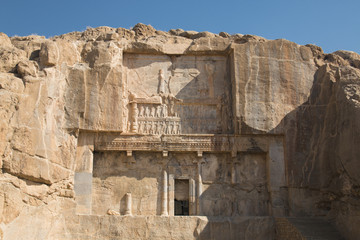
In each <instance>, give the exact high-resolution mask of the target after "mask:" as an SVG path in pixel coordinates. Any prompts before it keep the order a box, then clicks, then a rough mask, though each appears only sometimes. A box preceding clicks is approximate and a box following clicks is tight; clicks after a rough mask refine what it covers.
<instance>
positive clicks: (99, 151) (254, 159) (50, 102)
mask: <svg viewBox="0 0 360 240" xmlns="http://www.w3.org/2000/svg"><path fill="white" fill-rule="evenodd" d="M359 67H360V56H359V55H358V54H356V53H351V52H346V51H338V52H335V53H333V54H324V53H323V52H322V50H321V48H319V47H316V46H313V45H307V46H299V45H297V44H295V43H292V42H289V41H287V40H283V39H279V40H273V41H270V40H266V39H263V38H261V37H256V36H250V35H245V36H243V35H241V34H235V35H232V36H230V35H229V34H226V33H221V34H219V35H217V34H212V33H208V32H202V33H198V32H193V31H183V30H181V29H178V30H170V31H169V32H162V31H156V30H155V29H154V28H152V27H151V26H146V25H143V24H138V25H136V26H135V27H134V28H133V29H132V30H128V29H124V28H118V29H115V28H110V27H100V28H96V29H92V28H90V29H87V30H86V31H84V32H82V33H80V32H74V33H68V34H64V35H61V36H56V37H54V38H51V39H45V38H44V37H40V36H28V37H12V38H9V37H8V36H6V35H5V34H1V33H0V95H1V97H0V116H1V119H0V130H1V131H0V166H1V169H2V172H1V174H0V175H1V181H0V187H1V190H0V213H1V214H0V216H1V219H0V221H1V222H0V223H1V224H0V236H2V237H3V238H4V239H20V238H22V237H23V236H28V239H37V238H38V239H39V238H42V237H43V236H49V238H54V239H61V238H69V239H71V238H77V237H80V238H90V239H91V238H93V239H95V238H99V236H109V238H116V237H118V236H117V235H116V234H115V233H114V234H113V233H111V234H112V235H111V234H108V232H107V231H108V229H109V228H107V226H108V225H111V226H112V227H114V229H116V228H117V227H118V228H119V229H117V230H119V232H121V233H122V234H124V236H129V238H131V237H130V236H134V235H133V234H134V231H135V230H133V228H128V227H124V228H122V227H123V226H130V225H137V224H140V225H141V226H142V228H143V229H145V230H144V232H141V233H140V232H139V231H137V234H139V235H141V236H140V237H139V238H140V239H141V238H143V239H145V238H146V237H154V239H156V236H160V235H161V234H162V235H161V236H162V237H163V239H164V238H170V237H174V236H175V235H174V234H173V232H171V231H173V230H169V229H170V228H171V227H170V226H169V227H168V228H169V229H167V230H166V229H165V228H158V229H157V231H160V232H161V234H159V235H156V234H155V233H156V232H157V231H154V229H155V228H156V226H155V225H156V224H155V225H151V224H150V225H149V224H148V223H149V222H148V221H147V220H144V219H141V218H134V219H135V220H131V219H130V220H129V219H128V220H126V219H125V220H124V219H123V220H121V221H123V223H124V224H118V222H116V221H115V220H114V221H113V220H109V219H107V218H104V217H99V216H77V215H75V213H76V212H82V211H83V212H86V211H88V208H89V206H90V208H91V203H92V201H94V202H95V203H97V204H98V205H96V206H95V207H94V209H95V210H94V211H95V212H96V211H97V212H101V213H102V214H104V212H105V211H106V210H107V209H105V208H106V207H104V206H103V205H101V204H103V203H104V199H105V200H106V199H108V200H109V201H110V200H111V201H113V200H114V199H115V200H116V201H115V200H114V202H111V204H112V205H111V206H118V205H116V204H119V202H121V201H122V198H121V197H119V196H118V195H116V194H118V193H121V194H126V193H127V192H126V191H125V190H124V189H125V187H124V188H119V186H121V184H120V185H116V184H114V183H118V181H119V178H121V177H123V178H124V179H128V180H126V181H125V183H126V184H124V185H123V186H125V185H126V188H128V189H130V190H131V189H133V188H132V186H138V188H139V189H140V190H138V191H134V192H133V196H132V197H133V201H134V202H136V203H137V204H138V205H136V206H134V209H135V210H136V211H134V213H139V214H141V211H145V210H144V208H143V207H144V206H145V207H146V206H148V207H149V209H150V210H149V211H148V210H146V211H148V212H150V213H151V214H158V213H159V212H161V211H160V209H158V208H159V207H160V202H156V203H154V202H151V203H148V202H143V203H141V201H140V200H139V199H141V198H138V196H137V195H136V194H139V195H144V193H146V194H148V195H151V194H152V193H154V191H155V192H156V191H157V192H156V193H155V195H154V196H151V197H149V199H150V198H153V199H155V200H156V201H157V200H159V199H160V198H161V188H160V187H159V186H160V185H161V182H162V180H161V178H162V177H161V176H162V175H161V174H162V170H163V169H162V168H166V167H167V168H168V169H167V170H171V171H173V173H171V171H169V173H171V174H173V175H174V176H175V177H179V178H181V177H184V176H187V177H189V178H190V177H192V178H196V177H198V176H199V175H200V177H201V176H203V177H204V179H203V180H201V179H200V180H196V181H199V182H202V183H203V184H204V189H205V190H204V199H202V201H203V204H204V209H203V210H204V212H206V213H207V214H208V215H214V216H220V215H221V214H224V215H223V216H225V215H231V214H233V213H235V215H236V214H237V215H242V216H250V215H251V216H252V215H270V214H274V215H275V214H276V213H278V212H282V213H284V212H288V213H289V214H290V215H292V216H298V215H300V216H302V215H310V216H313V215H316V216H318V215H322V216H329V217H333V218H335V220H336V223H337V224H338V225H339V226H342V229H343V233H344V234H347V235H346V236H347V237H348V238H349V239H357V236H359V232H358V231H359V229H358V228H357V227H356V226H358V224H359V222H360V219H359V218H358V216H359V212H360V211H359V208H360V207H359V198H360V195H359V191H358V189H359V188H360V183H359V182H360V176H359V172H358V171H357V169H358V167H359V161H358V159H359V154H360V151H359V148H358V143H359V141H360V140H359V136H360V134H359V129H360V127H359V89H360V88H359V78H360V73H359ZM119 151H121V153H119ZM132 151H134V152H135V153H133V152H132ZM136 151H139V152H141V153H139V154H138V155H137V153H136ZM104 152H106V154H105V153H104ZM147 152H151V154H146V153H147ZM179 152H182V153H179ZM184 152H185V153H184ZM117 154H119V155H117ZM118 156H120V157H118ZM94 158H95V160H94ZM159 159H162V160H161V161H160V163H159ZM164 159H165V160H164ZM199 159H200V160H199ZM120 160H121V162H119V161H120ZM136 160H138V162H136ZM134 161H135V162H134ZM94 162H95V163H96V166H98V167H99V169H95V171H93V170H94V165H93V163H94ZM112 164H113V165H112ZM198 164H199V165H200V167H199V165H198ZM96 166H95V167H96ZM114 166H115V167H114ZM169 166H170V167H169ZM201 166H203V168H202V169H201ZM147 168H149V169H147ZM171 168H173V169H171ZM124 169H125V170H126V171H128V172H127V174H128V175H129V176H127V175H126V174H125V173H124V174H123V176H119V174H120V173H119V172H121V171H123V170H124ZM129 169H130V170H129ZM138 169H140V170H141V171H140V170H139V171H137V170H138ZM199 169H200V170H199ZM105 170H106V171H110V172H111V174H108V175H109V176H104V175H101V174H103V173H104V172H103V171H105ZM117 170H118V172H115V173H114V171H117ZM93 173H96V174H98V175H96V176H95V177H94V176H93ZM146 173H147V174H148V175H147V176H146ZM131 174H134V175H131ZM124 176H125V177H124ZM105 177H109V179H105ZM117 177H118V178H117ZM147 177H149V178H147ZM102 178H104V179H102ZM111 179H113V180H114V181H113V182H112V181H111ZM134 179H135V180H134ZM138 180H139V181H138ZM182 180H183V179H182ZM192 180H194V179H192ZM92 181H94V185H91V184H92ZM131 181H135V182H131ZM194 181H195V180H194ZM196 181H195V183H190V181H189V186H188V187H189V191H190V189H192V187H193V188H194V186H198V185H196ZM75 182H76V184H75V187H74V183H75ZM89 183H90V184H89ZM122 183H123V182H122ZM132 184H134V185H132ZM146 184H149V186H150V188H147V186H146ZM108 189H111V191H110V192H111V193H114V194H113V195H111V196H110V195H109V194H108V193H109V191H108ZM141 189H143V190H141ZM149 189H150V190H149ZM154 189H155V190H154ZM152 190H154V191H152ZM92 191H94V192H96V194H95V195H94V196H92V195H91V194H92ZM75 192H76V194H77V195H76V198H75ZM104 192H105V193H107V194H104ZM135 193H136V194H135ZM219 193H222V194H223V195H224V196H225V195H226V198H223V199H222V200H221V201H218V198H220V197H219V196H220V195H219ZM191 197H193V196H191ZM180 198H181V197H179V199H180ZM206 198H208V199H210V200H208V199H206ZM89 199H90V200H89ZM92 199H93V200H92ZM142 199H145V198H142ZM181 199H182V198H181ZM124 201H125V200H124ZM159 201H160V200H159ZM191 201H192V202H191V204H194V199H192V200H191ZM219 203H224V204H220V205H221V206H220V205H219ZM233 203H236V204H233ZM141 204H145V205H141ZM231 204H233V205H231ZM225 205H226V206H233V209H234V211H230V210H229V209H230V208H231V207H224V206H225ZM82 208H83V209H82ZM192 208H196V206H194V205H191V206H190V209H192ZM244 209H246V210H244ZM279 209H280V210H279ZM146 211H145V212H146ZM192 211H193V210H192ZM113 213H114V212H113ZM114 214H116V212H115V213H114ZM111 219H114V218H111ZM194 219H195V218H191V219H190V220H186V222H185V221H182V220H181V218H177V219H173V221H174V222H172V223H174V224H175V225H176V224H177V225H178V226H181V227H182V229H188V231H184V232H182V233H177V234H180V235H176V236H179V237H178V238H179V239H181V238H185V239H189V238H193V237H194V233H195V232H196V233H197V232H201V233H202V234H203V235H202V236H203V238H206V239H207V235H206V234H207V233H208V234H210V233H209V232H211V234H213V235H214V234H219V235H218V236H221V237H223V236H222V235H221V232H220V231H219V229H223V228H222V227H219V226H220V225H216V224H215V223H212V224H210V223H209V222H208V221H210V220H206V221H205V220H204V219H200V220H199V219H195V220H194ZM249 219H250V218H249ZM152 220H153V221H154V223H155V222H156V223H159V224H160V225H161V224H163V225H164V226H165V225H166V224H168V222H166V223H165V222H164V221H165V220H161V219H160V220H159V219H157V218H156V217H154V218H152ZM112 221H113V222H112ZM134 221H135V222H136V224H135V223H134ZM237 221H238V222H237V225H236V224H235V223H231V224H234V225H231V227H230V230H231V229H233V230H234V231H235V230H236V231H237V229H238V228H244V229H247V230H246V231H249V232H246V234H247V235H246V236H248V237H249V236H250V237H249V238H251V239H256V238H258V239H263V238H266V236H272V234H273V222H272V220H271V219H270V218H264V219H260V220H259V218H256V219H252V220H246V221H244V220H243V219H242V220H237ZM34 222H36V223H37V224H36V225H37V226H41V231H40V230H39V228H37V227H34V225H33V223H34ZM110 222H111V223H110ZM240 222H241V224H240ZM159 224H158V225H159ZM226 224H227V223H226ZM240 225H241V227H239V226H240ZM84 226H85V227H86V226H87V227H88V229H92V230H94V231H93V232H92V233H89V235H86V236H85V235H83V234H84V231H83V227H84ZM93 226H97V227H93ZM104 226H105V227H104ZM227 226H228V225H227ZM234 226H237V227H234ZM254 226H255V227H254ZM263 226H265V227H263ZM354 226H355V227H354ZM120 228H121V229H120ZM139 228H140V227H139ZM19 229H21V230H23V229H25V230H24V231H26V232H25V233H24V232H23V231H19ZM164 229H165V230H164ZM209 229H210V230H209ZM249 229H250V230H249ZM117 230H116V231H114V232H117ZM230 230H229V231H227V232H229V234H234V236H237V235H236V234H237V232H233V233H230V232H231V231H233V230H231V231H230ZM244 231H245V230H244ZM101 232H102V233H104V234H102V235H101V234H100V233H101ZM219 232H220V233H219ZM149 233H151V234H153V235H151V234H150V235H149ZM97 234H98V235H97ZM126 234H127V235H126ZM181 234H183V235H181ZM90 235H91V236H90ZM155 235H156V236H155ZM200 235H201V234H200V233H199V236H200ZM209 239H210V237H209Z"/></svg>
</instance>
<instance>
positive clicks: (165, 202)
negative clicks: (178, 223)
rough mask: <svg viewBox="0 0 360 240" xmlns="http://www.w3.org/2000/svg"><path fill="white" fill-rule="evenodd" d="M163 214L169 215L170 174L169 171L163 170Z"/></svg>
mask: <svg viewBox="0 0 360 240" xmlns="http://www.w3.org/2000/svg"><path fill="white" fill-rule="evenodd" d="M161 215H162V216H167V215H168V176H167V172H166V171H165V170H164V171H163V191H162V205H161Z"/></svg>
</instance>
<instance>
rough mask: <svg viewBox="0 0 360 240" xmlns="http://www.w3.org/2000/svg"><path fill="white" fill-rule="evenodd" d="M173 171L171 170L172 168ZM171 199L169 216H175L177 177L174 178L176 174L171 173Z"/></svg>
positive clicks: (169, 200)
mask: <svg viewBox="0 0 360 240" xmlns="http://www.w3.org/2000/svg"><path fill="white" fill-rule="evenodd" d="M170 172H171V170H170ZM168 196H169V199H168V202H169V204H168V206H169V216H174V215H175V211H174V208H175V203H174V198H175V179H174V174H169V195H168Z"/></svg>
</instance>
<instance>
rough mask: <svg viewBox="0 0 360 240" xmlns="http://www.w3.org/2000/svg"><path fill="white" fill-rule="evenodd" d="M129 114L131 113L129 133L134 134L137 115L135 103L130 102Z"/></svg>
mask: <svg viewBox="0 0 360 240" xmlns="http://www.w3.org/2000/svg"><path fill="white" fill-rule="evenodd" d="M130 108H131V109H130V112H131V125H130V128H131V129H130V132H132V133H136V132H137V130H138V121H137V118H138V114H139V110H138V108H137V103H136V102H135V101H133V102H131V104H130Z"/></svg>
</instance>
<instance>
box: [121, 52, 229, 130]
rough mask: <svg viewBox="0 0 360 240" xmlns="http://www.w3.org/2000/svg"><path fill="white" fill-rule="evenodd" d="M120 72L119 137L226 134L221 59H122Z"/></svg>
mask: <svg viewBox="0 0 360 240" xmlns="http://www.w3.org/2000/svg"><path fill="white" fill-rule="evenodd" d="M124 66H125V71H124V75H125V76H124V79H125V81H124V93H123V96H124V98H125V99H124V100H125V101H123V102H124V105H126V106H124V108H123V109H124V112H123V119H124V122H123V128H124V129H123V132H124V133H132V134H140V135H181V134H228V133H231V132H232V120H231V96H230V94H229V93H230V92H231V91H230V90H231V87H230V80H229V76H228V74H227V73H228V71H227V58H226V57H224V56H167V55H137V54H125V55H124Z"/></svg>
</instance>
